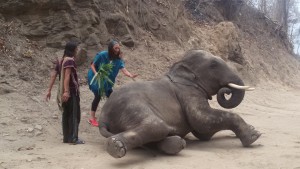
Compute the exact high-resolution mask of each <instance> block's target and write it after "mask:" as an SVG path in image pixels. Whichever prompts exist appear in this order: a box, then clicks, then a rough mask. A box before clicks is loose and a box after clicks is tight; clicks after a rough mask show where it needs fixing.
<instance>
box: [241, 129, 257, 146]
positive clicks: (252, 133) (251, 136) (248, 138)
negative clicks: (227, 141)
mask: <svg viewBox="0 0 300 169" xmlns="http://www.w3.org/2000/svg"><path fill="white" fill-rule="evenodd" d="M260 136H261V133H260V132H259V131H257V130H255V128H254V127H253V126H251V125H249V126H248V129H247V130H246V132H245V133H243V134H242V135H241V136H240V137H239V138H240V140H241V142H242V144H243V146H244V147H249V146H250V145H251V144H252V143H254V142H255V141H256V140H257V139H258V138H259V137H260Z"/></svg>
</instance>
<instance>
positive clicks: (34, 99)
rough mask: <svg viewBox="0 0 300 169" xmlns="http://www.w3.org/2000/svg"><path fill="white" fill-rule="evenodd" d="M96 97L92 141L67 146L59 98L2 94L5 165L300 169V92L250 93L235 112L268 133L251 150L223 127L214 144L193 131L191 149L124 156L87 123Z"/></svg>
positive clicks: (0, 147)
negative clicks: (91, 120) (108, 146)
mask: <svg viewBox="0 0 300 169" xmlns="http://www.w3.org/2000/svg"><path fill="white" fill-rule="evenodd" d="M53 95H55V91H54V92H53ZM91 96H92V95H91V93H90V92H89V91H88V89H87V87H86V86H85V87H83V88H82V96H81V98H82V100H81V106H82V112H83V113H82V114H83V116H82V123H81V126H80V137H81V138H83V139H84V140H86V142H87V143H86V144H85V145H68V144H63V143H61V138H62V135H61V122H60V121H61V118H60V114H59V113H58V111H57V107H56V103H55V100H54V97H53V98H52V100H51V101H50V103H49V104H47V103H44V102H43V101H40V100H41V99H42V95H39V96H31V97H29V96H27V95H25V94H20V93H10V94H5V95H1V97H0V111H1V114H0V128H1V129H0V152H1V153H0V168H22V169H23V168H44V169H46V168H55V169H59V168H68V169H69V168H70V169H84V168H86V169H87V168H131V169H151V168H155V169H168V168H170V169H179V168H180V169H182V168H187V169H189V168H219V169H223V168H224V169H225V168H226V169H227V168H232V169H233V168H237V169H240V168H245V169H248V168H249V169H250V168H251V169H257V168H260V169H264V168H267V169H276V168H278V169H279V168H281V169H285V168H286V169H300V132H299V131H300V123H299V122H300V112H299V110H300V104H299V101H300V90H296V89H290V88H286V87H280V88H276V90H273V89H272V90H271V89H267V88H262V87H258V89H257V90H255V91H253V92H248V93H247V94H246V98H245V100H244V102H243V103H242V104H241V105H240V106H239V107H238V108H236V109H234V110H233V111H234V112H236V113H238V114H240V115H241V116H242V117H243V118H244V119H245V120H246V121H247V122H248V123H250V124H252V125H253V126H255V127H256V128H257V129H258V130H259V131H261V132H262V133H263V135H262V136H261V138H260V139H259V140H258V141H257V142H255V143H254V146H253V147H251V148H243V147H242V146H241V143H240V141H239V140H238V139H237V138H235V137H234V134H233V133H232V132H230V131H224V132H221V133H217V134H216V135H215V136H214V137H213V139H212V140H211V141H209V142H200V141H197V140H195V139H194V137H192V136H190V135H189V136H188V137H187V140H188V144H187V148H186V149H184V150H183V151H182V152H181V153H180V154H179V155H177V156H166V155H162V154H160V153H158V152H155V151H149V150H143V149H137V150H133V151H130V152H129V153H128V154H127V155H126V156H125V157H124V158H122V159H114V158H112V157H111V156H109V155H108V154H107V153H106V152H105V151H104V150H105V147H104V141H105V140H104V138H102V137H101V136H100V134H99V132H98V129H97V128H93V127H90V126H89V125H88V124H87V122H86V121H87V118H88V117H87V115H86V114H87V112H88V110H89V104H90V103H89V102H90V100H91ZM213 106H214V107H215V102H213ZM56 116H58V117H56Z"/></svg>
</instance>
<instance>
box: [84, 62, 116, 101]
mask: <svg viewBox="0 0 300 169" xmlns="http://www.w3.org/2000/svg"><path fill="white" fill-rule="evenodd" d="M112 68H113V64H112V63H107V64H100V66H99V71H98V72H97V73H96V74H95V75H94V77H93V79H92V81H91V83H90V84H93V83H94V81H95V80H96V83H97V84H98V88H99V94H100V96H101V98H103V96H105V88H104V85H105V82H107V83H109V84H111V85H113V84H114V83H113V82H112V81H111V80H110V79H109V77H108V76H109V74H110V73H111V72H112Z"/></svg>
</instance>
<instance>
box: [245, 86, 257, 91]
mask: <svg viewBox="0 0 300 169" xmlns="http://www.w3.org/2000/svg"><path fill="white" fill-rule="evenodd" d="M245 90H246V91H253V90H255V88H254V87H250V88H248V89H245Z"/></svg>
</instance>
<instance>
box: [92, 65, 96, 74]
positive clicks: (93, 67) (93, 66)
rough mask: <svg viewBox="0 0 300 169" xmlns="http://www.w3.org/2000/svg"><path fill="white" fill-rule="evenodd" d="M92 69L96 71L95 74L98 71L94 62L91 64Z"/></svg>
mask: <svg viewBox="0 0 300 169" xmlns="http://www.w3.org/2000/svg"><path fill="white" fill-rule="evenodd" d="M91 69H92V71H93V72H94V74H96V73H97V71H96V68H95V64H94V62H93V63H92V64H91Z"/></svg>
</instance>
